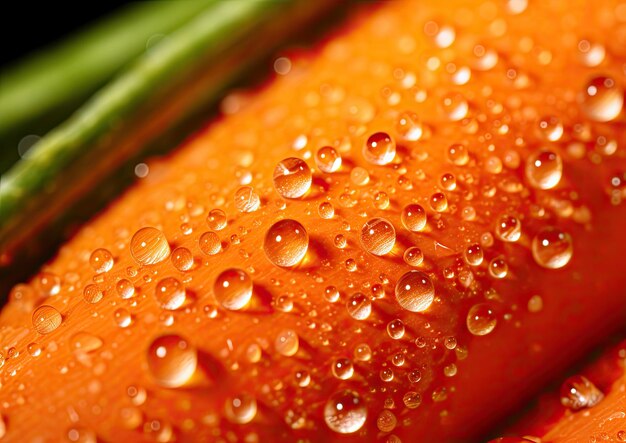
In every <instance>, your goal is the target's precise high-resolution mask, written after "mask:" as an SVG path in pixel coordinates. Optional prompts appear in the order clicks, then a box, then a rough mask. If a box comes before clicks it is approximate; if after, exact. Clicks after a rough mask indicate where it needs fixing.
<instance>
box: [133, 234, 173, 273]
mask: <svg viewBox="0 0 626 443" xmlns="http://www.w3.org/2000/svg"><path fill="white" fill-rule="evenodd" d="M130 253H131V255H132V256H133V258H134V259H135V261H136V262H137V263H138V264H140V265H154V264H156V263H159V262H162V261H163V260H165V259H166V258H167V257H169V255H170V245H169V244H168V243H167V239H166V238H165V234H163V233H162V232H161V231H159V230H158V229H156V228H151V227H147V228H141V229H140V230H139V231H137V232H135V235H133V238H132V239H131V241H130Z"/></svg>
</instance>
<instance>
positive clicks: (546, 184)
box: [525, 150, 563, 189]
mask: <svg viewBox="0 0 626 443" xmlns="http://www.w3.org/2000/svg"><path fill="white" fill-rule="evenodd" d="M525 171H526V178H527V179H528V182H529V183H530V184H531V186H532V187H534V188H538V189H552V188H554V187H555V186H556V185H558V184H559V182H560V181H561V176H562V175H563V161H562V160H561V156H560V155H559V154H557V153H555V152H552V151H547V150H540V151H537V152H534V153H532V154H531V155H530V156H529V157H528V160H527V161H526V169H525Z"/></svg>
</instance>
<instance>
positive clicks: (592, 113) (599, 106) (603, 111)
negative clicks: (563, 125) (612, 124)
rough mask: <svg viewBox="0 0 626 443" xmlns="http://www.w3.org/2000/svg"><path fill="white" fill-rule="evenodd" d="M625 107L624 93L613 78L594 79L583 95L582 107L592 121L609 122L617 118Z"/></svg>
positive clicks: (588, 84)
mask: <svg viewBox="0 0 626 443" xmlns="http://www.w3.org/2000/svg"><path fill="white" fill-rule="evenodd" d="M623 106H624V91H623V90H622V88H620V87H619V86H618V85H617V84H616V83H615V80H613V79H612V78H611V77H594V78H593V79H591V80H590V81H589V83H587V85H586V86H585V89H584V91H583V94H582V102H581V107H582V110H583V112H584V113H585V114H586V115H587V117H589V118H590V119H592V120H595V121H598V122H608V121H611V120H614V119H615V118H617V116H618V115H619V114H620V112H622V107H623Z"/></svg>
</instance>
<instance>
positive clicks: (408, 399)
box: [402, 391, 422, 409]
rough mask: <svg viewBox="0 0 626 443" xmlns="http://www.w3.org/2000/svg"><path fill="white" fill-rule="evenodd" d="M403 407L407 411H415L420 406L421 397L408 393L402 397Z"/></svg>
mask: <svg viewBox="0 0 626 443" xmlns="http://www.w3.org/2000/svg"><path fill="white" fill-rule="evenodd" d="M402 401H403V403H404V406H406V407H407V408H409V409H415V408H417V407H418V406H419V405H421V404H422V396H421V395H419V394H418V393H417V392H413V391H409V392H407V393H406V394H404V396H403V397H402Z"/></svg>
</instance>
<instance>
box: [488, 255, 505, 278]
mask: <svg viewBox="0 0 626 443" xmlns="http://www.w3.org/2000/svg"><path fill="white" fill-rule="evenodd" d="M508 272H509V265H507V263H506V261H505V260H504V258H503V257H495V258H493V259H492V260H491V261H490V262H489V274H490V275H491V276H492V277H494V278H504V277H506V275H507V274H508Z"/></svg>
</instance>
